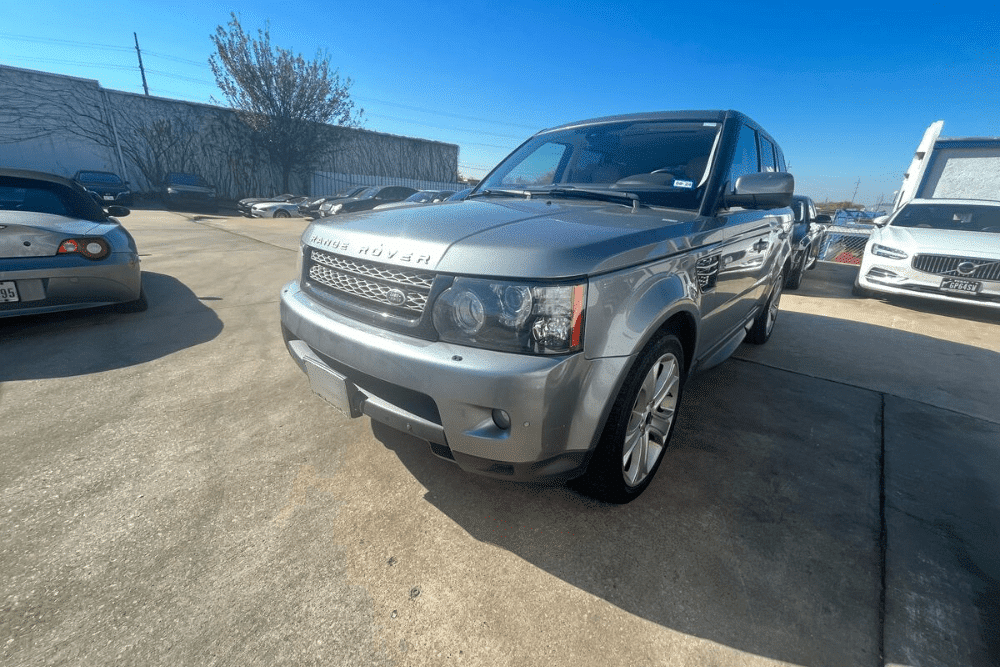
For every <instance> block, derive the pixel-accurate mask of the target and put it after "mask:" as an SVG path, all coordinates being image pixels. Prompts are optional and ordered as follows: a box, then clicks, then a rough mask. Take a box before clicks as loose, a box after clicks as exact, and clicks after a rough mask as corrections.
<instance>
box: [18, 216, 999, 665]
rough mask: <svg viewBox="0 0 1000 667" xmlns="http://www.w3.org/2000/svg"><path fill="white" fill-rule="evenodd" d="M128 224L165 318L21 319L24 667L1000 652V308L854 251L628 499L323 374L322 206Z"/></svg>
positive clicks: (686, 411)
mask: <svg viewBox="0 0 1000 667" xmlns="http://www.w3.org/2000/svg"><path fill="white" fill-rule="evenodd" d="M124 222H125V224H126V226H127V227H128V228H129V229H130V231H132V233H133V235H134V236H135V237H136V240H137V242H138V245H139V249H140V253H141V254H142V267H143V271H144V280H145V285H146V290H147V295H148V298H149V302H150V307H149V310H148V311H147V312H145V313H138V314H127V315H126V314H115V313H109V312H77V313H69V314H59V315H50V316H41V317H31V318H21V319H7V320H0V421H2V424H3V437H2V445H3V446H2V452H3V466H2V468H0V498H2V503H0V517H2V523H0V572H2V575H0V663H2V664H3V665H5V666H7V665H9V666H11V667H13V666H20V665H32V666H38V665H110V664H115V665H171V666H173V667H176V666H178V665H198V666H202V665H241V666H244V665H262V666H263V665H267V666H270V665H277V664H282V665H451V664H455V665H490V666H497V665H511V666H523V665H574V666H576V665H593V666H595V667H605V666H608V665H623V666H624V665H635V666H647V665H690V666H696V665H697V666H703V665H704V666H708V665H778V664H793V665H803V666H810V667H812V666H819V665H883V664H885V665H908V666H912V667H916V666H918V665H919V666H923V665H996V664H1000V636H998V632H1000V631H998V628H1000V583H998V582H1000V392H998V391H997V389H998V386H997V378H998V377H1000V313H998V312H989V311H985V310H982V309H977V308H973V307H971V306H970V307H958V306H950V305H938V304H926V303H922V302H919V301H910V300H900V301H893V302H884V301H878V300H861V299H856V298H854V297H852V296H851V294H850V280H851V278H850V275H849V271H850V269H847V268H845V267H830V266H824V267H821V268H820V269H818V270H817V271H814V272H812V273H809V274H807V275H806V278H805V279H804V280H803V284H802V288H801V289H800V290H799V291H798V292H790V293H786V295H785V297H784V299H783V301H782V311H781V314H780V316H779V320H778V323H777V325H776V330H775V333H774V336H773V337H772V339H771V341H770V342H769V343H768V344H767V345H765V346H763V347H759V348H755V347H750V346H743V347H741V348H740V349H739V350H738V352H737V353H736V355H735V357H734V358H733V359H731V360H729V361H727V362H726V363H724V364H722V365H720V366H718V367H716V368H714V369H712V370H710V371H708V372H706V373H704V374H702V375H700V376H698V377H696V378H693V379H692V380H691V382H690V383H689V384H688V386H687V390H686V395H685V399H684V403H683V405H682V409H681V416H680V420H679V423H678V430H677V432H676V434H675V436H674V440H673V444H672V446H671V448H670V449H669V450H667V453H666V455H665V456H666V458H665V461H664V464H663V465H662V467H661V468H660V472H659V473H658V475H657V477H656V479H655V480H654V481H653V483H652V485H651V486H650V488H649V489H648V490H647V491H646V493H645V494H644V495H643V496H642V497H640V498H639V499H638V500H636V501H635V502H633V503H631V504H630V505H627V506H623V507H617V506H606V505H600V504H596V503H594V502H592V501H590V500H588V499H586V498H584V497H582V496H580V495H578V494H576V493H575V492H573V491H572V490H570V489H568V488H565V487H560V486H555V487H542V486H530V485H519V484H512V483H507V482H503V481H498V480H491V479H484V478H479V477H474V476H470V475H468V474H465V473H463V472H462V471H460V470H459V469H458V468H456V467H454V466H452V465H451V464H450V463H448V462H445V461H442V460H440V459H437V458H435V457H434V456H433V455H432V454H431V453H430V451H429V449H428V448H427V446H426V444H424V443H421V442H419V441H416V440H413V439H412V438H409V437H408V436H406V435H405V434H402V433H398V432H394V431H391V430H389V429H386V428H380V427H378V426H374V427H373V425H372V424H371V423H370V422H369V421H368V420H367V419H358V420H348V419H346V418H344V417H341V416H340V415H339V414H338V413H337V412H336V411H334V410H333V409H332V408H330V407H329V406H327V405H326V404H325V403H324V402H323V401H322V400H321V399H319V398H318V397H316V396H315V395H313V394H312V393H311V392H310V389H309V385H308V383H307V382H306V379H305V377H304V376H303V375H302V373H301V372H300V371H299V370H298V368H297V367H296V366H295V364H294V363H293V362H292V361H291V359H290V358H289V356H288V354H287V352H286V351H285V348H284V345H283V344H282V341H281V335H280V329H279V325H278V303H277V300H278V293H279V290H280V288H281V286H282V285H283V284H284V283H285V282H287V281H288V280H289V279H290V278H291V277H292V276H293V275H294V273H295V270H296V260H297V250H298V236H299V233H300V232H301V230H302V229H303V228H304V226H305V221H303V220H301V219H299V220H297V219H291V220H249V219H244V218H224V217H217V216H194V215H186V214H180V213H167V212H158V211H135V212H133V214H132V215H131V216H130V217H128V218H126V219H124Z"/></svg>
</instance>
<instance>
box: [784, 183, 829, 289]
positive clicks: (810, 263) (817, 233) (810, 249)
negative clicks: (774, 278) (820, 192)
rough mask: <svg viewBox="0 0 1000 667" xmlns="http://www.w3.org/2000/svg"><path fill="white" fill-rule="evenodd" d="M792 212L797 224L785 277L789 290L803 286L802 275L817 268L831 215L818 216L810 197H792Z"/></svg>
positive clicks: (794, 227) (793, 228)
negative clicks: (822, 238) (821, 242)
mask: <svg viewBox="0 0 1000 667" xmlns="http://www.w3.org/2000/svg"><path fill="white" fill-rule="evenodd" d="M792 212H793V213H794V214H795V223H794V225H793V227H792V259H791V268H790V269H789V271H788V275H787V276H785V287H786V288H787V289H793V290H794V289H798V288H799V285H801V284H802V274H803V273H805V272H806V271H808V270H809V269H812V268H814V267H815V266H816V259H817V258H818V257H819V251H820V238H821V237H822V236H823V232H824V231H825V230H826V228H827V227H828V226H829V224H830V222H831V220H832V218H831V217H830V216H829V215H817V214H816V205H815V204H814V203H813V200H812V199H810V198H809V197H804V196H802V195H795V196H793V197H792Z"/></svg>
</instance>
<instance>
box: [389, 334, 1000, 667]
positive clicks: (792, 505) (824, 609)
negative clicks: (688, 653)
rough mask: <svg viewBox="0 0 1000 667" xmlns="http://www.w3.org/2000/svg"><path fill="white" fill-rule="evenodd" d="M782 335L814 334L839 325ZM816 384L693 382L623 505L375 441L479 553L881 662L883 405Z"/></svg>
mask: <svg viewBox="0 0 1000 667" xmlns="http://www.w3.org/2000/svg"><path fill="white" fill-rule="evenodd" d="M785 323H786V325H789V324H791V326H788V327H787V328H788V329H789V332H787V333H790V334H794V333H795V332H798V334H796V335H800V336H806V335H808V333H809V332H810V331H812V330H814V328H816V327H821V326H823V325H824V324H830V325H836V324H837V321H835V320H829V318H824V317H821V316H806V315H799V316H798V317H795V318H786V320H785ZM856 327H858V328H859V329H866V330H867V331H857V332H855V333H857V334H858V335H859V336H860V338H859V339H858V340H867V339H872V338H873V337H876V333H877V331H876V330H878V331H883V332H885V333H886V335H888V334H904V335H905V336H906V337H907V338H906V341H908V342H912V341H911V340H910V338H912V337H918V338H921V339H922V340H921V341H920V346H921V349H922V350H924V351H925V352H928V353H930V354H932V355H936V356H938V357H939V358H940V359H941V360H943V361H944V362H946V361H947V360H948V359H953V358H955V357H956V356H963V357H968V358H970V359H978V362H976V363H978V364H979V365H981V366H982V367H984V368H985V367H989V368H994V369H995V368H997V367H998V366H1000V364H998V358H997V355H996V353H995V352H992V351H989V350H982V349H979V348H974V347H971V346H968V345H961V344H957V343H953V342H950V341H942V340H938V339H933V338H929V337H922V336H917V335H916V334H906V333H905V332H894V331H893V330H888V329H884V328H883V327H878V326H875V325H862V324H857V325H856ZM793 330H794V331H793ZM774 343H780V341H779V340H778V339H777V338H775V339H774V340H773V341H772V345H773V344H774ZM886 344H889V345H891V344H892V343H891V341H890V342H887V343H886ZM766 347H768V348H770V347H771V346H766ZM777 351H780V347H779V348H777ZM812 353H813V354H815V355H820V354H822V350H818V349H817V350H813V352H812ZM904 354H905V353H904ZM886 355H887V356H888V355H889V353H888V352H886ZM921 358H922V359H924V356H923V355H922V356H921ZM841 362H842V363H847V364H850V363H852V362H851V358H850V357H846V358H844V359H842V360H841ZM857 363H861V362H857ZM859 372H860V373H863V372H864V369H863V368H859V369H856V370H855V373H859ZM822 377H823V376H816V375H815V374H810V373H808V372H806V373H801V372H797V371H795V370H783V369H781V368H775V367H772V366H769V365H767V364H766V363H754V362H753V361H747V360H741V359H733V360H730V361H728V362H726V363H724V364H722V365H720V366H718V367H716V368H714V369H711V370H709V371H706V372H704V373H702V374H700V375H698V376H696V377H694V378H692V379H691V381H690V382H689V383H688V385H687V387H686V390H685V396H684V401H683V407H682V410H681V413H680V417H679V421H678V425H677V429H676V432H675V435H674V438H673V441H672V444H671V447H670V448H669V449H668V450H667V452H666V453H665V458H664V461H663V464H662V466H661V468H660V470H659V472H658V473H657V477H656V478H655V479H654V480H653V483H652V484H651V485H650V487H649V488H648V489H647V490H646V492H645V493H644V494H643V495H642V496H641V497H640V498H638V499H637V500H636V501H634V502H633V503H631V504H629V505H626V506H611V505H604V504H601V503H598V502H595V501H593V500H591V499H589V498H587V497H585V496H582V495H579V494H577V493H575V492H574V491H573V490H572V489H571V488H570V487H566V486H543V485H531V484H518V483H513V482H505V481H502V480H494V479H487V478H482V477H478V476H475V475H470V474H465V473H463V472H462V471H460V470H459V469H457V468H456V467H455V466H454V465H453V464H452V463H449V462H446V461H443V460H441V459H438V458H436V457H435V456H433V455H432V454H431V453H430V451H429V448H428V446H427V444H426V443H425V442H423V441H420V440H417V439H415V438H413V437H412V436H409V435H407V434H405V433H401V432H398V431H395V430H392V429H390V428H388V427H385V426H382V425H380V424H377V423H374V422H373V423H372V429H373V433H374V435H375V437H376V438H377V439H378V440H380V441H381V442H382V443H383V444H384V445H385V446H386V447H387V448H388V449H390V450H392V451H393V452H394V453H395V455H396V456H397V457H398V458H399V460H400V461H401V462H402V463H403V465H404V466H405V467H406V468H407V469H408V470H409V471H410V472H411V473H412V474H413V475H414V477H415V478H416V479H417V480H418V481H419V482H420V483H421V484H422V485H423V486H424V488H426V489H427V492H426V494H425V499H426V500H427V501H428V502H429V503H431V504H432V505H434V506H435V507H436V508H437V509H439V510H440V511H441V512H443V513H444V514H445V515H446V516H448V517H449V518H450V519H451V520H453V521H454V522H455V523H456V524H458V525H459V526H460V527H461V528H463V529H464V530H465V531H466V532H467V533H468V534H469V535H470V536H472V537H473V538H474V539H476V540H479V541H481V542H484V543H488V544H491V545H495V546H497V547H500V548H503V549H505V550H507V551H510V552H511V553H513V554H515V555H516V556H518V557H519V558H521V559H523V560H525V561H527V562H528V563H531V564H532V565H534V566H535V567H538V568H540V569H541V570H543V571H545V572H547V573H549V574H551V575H553V576H555V577H558V578H559V579H561V580H563V581H564V582H567V583H569V584H571V585H572V586H574V587H577V588H579V589H581V590H583V591H586V592H587V593H589V594H591V595H594V596H596V597H598V598H601V599H603V600H605V601H606V602H608V603H610V604H613V605H615V606H616V607H619V608H620V609H622V610H624V611H626V612H628V613H630V614H634V615H636V616H639V617H641V618H643V619H646V620H648V621H651V622H653V623H656V624H658V625H660V626H662V627H664V628H668V629H671V630H673V631H676V632H681V633H684V634H686V635H690V636H694V637H698V638H702V639H706V640H709V641H712V642H717V643H719V644H723V645H726V646H729V647H732V648H734V649H737V650H739V651H745V652H749V653H752V654H754V655H758V656H763V657H767V658H771V659H777V660H781V661H785V662H789V663H794V664H797V665H807V666H815V665H849V664H851V665H853V664H871V663H874V662H876V661H878V660H879V650H880V647H879V630H878V628H879V627H880V622H881V604H882V603H881V600H880V594H881V567H882V553H881V541H880V531H881V523H880V522H881V519H880V501H879V498H880V484H881V477H880V466H881V464H880V457H881V447H882V444H881V443H882V438H883V433H882V429H883V411H884V407H883V400H884V398H883V395H882V394H880V393H879V392H878V391H872V390H868V389H864V388H862V387H859V386H854V385H852V384H851V383H850V382H847V381H845V380H843V379H839V378H838V379H835V380H825V379H822ZM893 400H899V399H893ZM903 400H905V399H903ZM908 405H913V406H915V408H914V409H918V410H919V409H920V406H921V405H922V404H921V403H908ZM951 437H952V442H951V443H950V446H949V448H948V450H947V452H948V453H947V454H943V455H946V456H948V457H960V456H961V452H962V443H961V440H962V438H963V436H962V435H961V433H954V434H951ZM899 456H903V457H904V458H905V453H900V454H899ZM993 492H994V493H996V490H994V491H993ZM894 594H895V595H897V596H905V594H906V593H905V591H897V592H895V593H894Z"/></svg>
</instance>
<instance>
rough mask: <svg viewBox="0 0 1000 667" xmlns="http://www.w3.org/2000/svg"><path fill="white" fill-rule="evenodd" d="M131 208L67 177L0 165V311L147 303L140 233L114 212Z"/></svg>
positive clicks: (132, 308) (129, 308)
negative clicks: (102, 200)
mask: <svg viewBox="0 0 1000 667" xmlns="http://www.w3.org/2000/svg"><path fill="white" fill-rule="evenodd" d="M128 213H129V210H128V209H127V208H123V207H121V206H109V207H108V209H107V210H105V209H104V208H102V207H101V206H100V205H99V204H98V203H97V202H96V201H95V200H94V198H93V197H92V196H91V195H89V194H88V193H87V192H86V191H85V190H84V189H83V188H82V187H80V186H79V185H77V184H75V183H73V182H72V181H70V180H68V179H65V178H61V177H59V176H53V175H51V174H44V173H41V172H37V171H22V170H16V169H0V317H12V316H15V315H28V314H35V313H51V312H55V311H60V310H72V309H77V308H93V307H97V306H109V305H115V309H116V310H120V311H125V312H137V311H142V310H145V309H146V295H145V293H144V292H143V290H142V278H141V275H140V272H139V252H138V250H137V249H136V245H135V240H134V239H133V238H132V235H131V234H129V233H128V231H127V230H126V229H125V228H124V227H123V226H122V225H121V223H119V222H118V220H116V219H115V218H113V217H111V215H116V216H125V215H128ZM109 214H111V215H109Z"/></svg>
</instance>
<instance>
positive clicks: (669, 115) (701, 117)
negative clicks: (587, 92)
mask: <svg viewBox="0 0 1000 667" xmlns="http://www.w3.org/2000/svg"><path fill="white" fill-rule="evenodd" d="M732 115H739V116H743V114H741V113H739V112H738V111H650V112H644V113H630V114H624V115H621V116H602V117H600V118H590V119H588V120H578V121H575V122H572V123H565V124H563V125H557V126H556V127H550V128H547V129H544V130H541V132H551V131H553V130H564V129H566V128H570V127H577V126H581V125H600V124H603V123H621V122H629V121H652V120H687V121H703V122H706V123H721V122H722V121H724V120H725V119H726V118H728V117H730V116H732ZM754 125H756V123H754ZM541 132H539V134H541Z"/></svg>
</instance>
